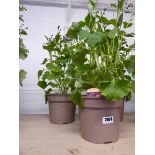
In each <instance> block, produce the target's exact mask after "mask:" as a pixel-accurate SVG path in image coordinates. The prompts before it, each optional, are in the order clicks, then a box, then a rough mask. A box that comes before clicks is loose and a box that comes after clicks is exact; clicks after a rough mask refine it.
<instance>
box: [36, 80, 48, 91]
mask: <svg viewBox="0 0 155 155" xmlns="http://www.w3.org/2000/svg"><path fill="white" fill-rule="evenodd" d="M38 86H39V87H41V88H42V89H45V88H46V87H47V86H48V85H47V83H46V82H45V81H38Z"/></svg>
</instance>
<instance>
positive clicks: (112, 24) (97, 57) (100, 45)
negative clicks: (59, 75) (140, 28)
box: [66, 0, 135, 106]
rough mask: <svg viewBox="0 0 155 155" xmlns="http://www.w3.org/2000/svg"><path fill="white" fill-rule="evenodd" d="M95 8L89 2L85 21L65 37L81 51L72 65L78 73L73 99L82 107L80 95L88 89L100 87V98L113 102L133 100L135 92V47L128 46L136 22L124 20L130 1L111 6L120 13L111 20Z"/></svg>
mask: <svg viewBox="0 0 155 155" xmlns="http://www.w3.org/2000/svg"><path fill="white" fill-rule="evenodd" d="M95 5H96V4H95V1H93V0H89V12H88V14H87V16H86V17H85V19H84V20H83V21H80V22H74V23H72V25H71V26H70V28H69V30H68V32H67V34H66V35H67V36H68V37H69V38H70V39H73V40H75V41H76V42H77V44H76V46H75V47H74V48H75V49H76V51H78V52H74V53H73V55H72V57H73V61H72V64H71V65H72V66H74V69H75V70H76V74H75V79H76V82H75V83H77V85H76V86H75V87H74V90H72V95H71V99H72V101H73V102H74V103H76V104H78V105H79V106H82V105H83V101H82V96H81V92H82V91H85V90H87V89H89V88H93V87H95V88H99V90H100V92H101V95H102V96H104V97H105V98H106V99H107V100H110V101H117V100H120V99H123V98H124V99H130V98H129V97H130V96H131V92H133V91H134V74H135V68H134V62H135V56H134V54H132V53H133V51H134V48H135V44H134V42H133V43H132V44H130V45H129V44H128V43H127V40H128V38H131V37H134V33H127V29H129V28H130V27H131V26H132V25H133V23H132V18H131V19H130V20H129V21H124V20H123V15H124V13H125V12H124V8H125V7H126V5H127V2H126V1H125V0H119V1H118V3H117V4H112V5H111V6H112V7H113V8H115V9H116V10H117V15H116V17H114V16H113V18H111V19H108V18H107V17H106V16H105V11H96V10H95ZM74 57H75V60H74ZM78 59H80V61H78ZM76 60H77V61H78V62H79V63H80V64H79V63H77V62H76Z"/></svg>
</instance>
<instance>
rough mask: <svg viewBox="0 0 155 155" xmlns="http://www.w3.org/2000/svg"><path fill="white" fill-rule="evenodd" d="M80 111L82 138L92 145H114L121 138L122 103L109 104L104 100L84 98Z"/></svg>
mask: <svg viewBox="0 0 155 155" xmlns="http://www.w3.org/2000/svg"><path fill="white" fill-rule="evenodd" d="M83 99H84V106H83V107H82V108H81V109H80V127H81V136H82V137H83V138H84V139H85V140H87V141H89V142H92V143H96V144H104V143H112V142H115V141H117V140H118V137H119V122H120V108H121V106H122V103H123V102H122V101H118V102H108V101H106V100H105V99H104V98H102V97H100V98H96V97H83Z"/></svg>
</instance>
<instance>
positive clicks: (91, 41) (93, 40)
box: [86, 32, 103, 47]
mask: <svg viewBox="0 0 155 155" xmlns="http://www.w3.org/2000/svg"><path fill="white" fill-rule="evenodd" d="M102 37H103V35H102V33H100V32H94V33H92V34H90V35H89V36H88V39H87V40H86V42H87V43H88V45H89V46H90V47H92V46H94V45H95V44H97V43H99V42H101V40H102Z"/></svg>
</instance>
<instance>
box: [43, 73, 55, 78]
mask: <svg viewBox="0 0 155 155" xmlns="http://www.w3.org/2000/svg"><path fill="white" fill-rule="evenodd" d="M43 78H44V79H48V80H52V79H53V78H52V74H51V73H50V72H49V71H46V72H45V73H44V75H43Z"/></svg>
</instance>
